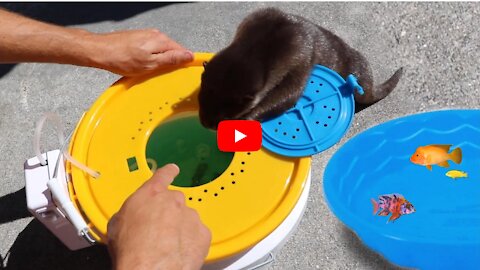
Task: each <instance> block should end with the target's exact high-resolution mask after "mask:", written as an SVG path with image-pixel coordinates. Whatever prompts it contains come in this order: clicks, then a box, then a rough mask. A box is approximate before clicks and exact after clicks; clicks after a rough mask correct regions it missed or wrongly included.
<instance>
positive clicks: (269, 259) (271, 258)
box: [247, 252, 275, 270]
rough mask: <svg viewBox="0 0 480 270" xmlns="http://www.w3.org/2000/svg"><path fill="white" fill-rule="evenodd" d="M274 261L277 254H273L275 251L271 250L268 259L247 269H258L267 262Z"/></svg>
mask: <svg viewBox="0 0 480 270" xmlns="http://www.w3.org/2000/svg"><path fill="white" fill-rule="evenodd" d="M273 261H275V256H273V253H272V252H269V253H268V259H267V260H266V261H264V262H262V263H260V264H257V265H255V266H252V267H250V268H248V269H247V270H256V269H259V268H260V267H263V266H265V265H267V264H271V263H272V262H273Z"/></svg>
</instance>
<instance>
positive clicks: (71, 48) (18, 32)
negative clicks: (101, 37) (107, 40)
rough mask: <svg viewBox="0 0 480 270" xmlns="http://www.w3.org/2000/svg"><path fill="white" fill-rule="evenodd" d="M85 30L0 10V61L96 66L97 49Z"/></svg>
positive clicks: (89, 34) (90, 34)
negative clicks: (43, 21) (95, 53)
mask: <svg viewBox="0 0 480 270" xmlns="http://www.w3.org/2000/svg"><path fill="white" fill-rule="evenodd" d="M93 36H94V35H93V34H92V33H89V32H87V31H85V30H80V29H74V28H65V27H61V26H55V25H51V24H47V23H42V22H39V21H35V20H32V19H29V18H25V17H22V16H20V15H17V14H13V13H10V12H8V11H5V10H1V9H0V63H19V62H48V63H61V64H73V65H82V66H96V64H95V55H94V54H93V53H92V52H95V51H98V49H99V48H95V46H98V44H96V43H95V42H92V41H91V39H92V37H93Z"/></svg>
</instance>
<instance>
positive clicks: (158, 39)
mask: <svg viewBox="0 0 480 270" xmlns="http://www.w3.org/2000/svg"><path fill="white" fill-rule="evenodd" d="M150 32H151V35H152V36H151V38H150V39H149V41H148V42H147V43H146V44H145V49H147V50H148V51H150V52H152V53H163V52H166V51H169V50H186V49H185V48H184V47H183V46H182V45H180V44H178V43H177V42H175V41H174V40H172V39H171V38H169V37H168V36H167V35H166V34H164V33H162V32H160V31H158V30H157V29H150Z"/></svg>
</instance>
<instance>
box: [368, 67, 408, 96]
mask: <svg viewBox="0 0 480 270" xmlns="http://www.w3.org/2000/svg"><path fill="white" fill-rule="evenodd" d="M402 75H403V67H402V68H399V69H398V70H397V71H395V73H394V74H393V75H392V77H390V79H388V80H387V81H385V82H384V83H382V84H380V85H375V86H374V87H373V91H372V96H371V98H370V99H369V100H368V102H366V103H364V104H373V103H375V102H377V101H380V100H382V99H384V98H385V97H386V96H388V95H389V94H390V93H391V92H392V91H393V89H395V87H396V86H397V83H398V81H400V78H401V77H402Z"/></svg>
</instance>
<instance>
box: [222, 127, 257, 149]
mask: <svg viewBox="0 0 480 270" xmlns="http://www.w3.org/2000/svg"><path fill="white" fill-rule="evenodd" d="M217 144H218V149H220V151H223V152H250V151H258V150H260V147H262V126H261V125H260V122H258V121H251V120H224V121H221V122H220V123H219V124H218V129H217Z"/></svg>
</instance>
